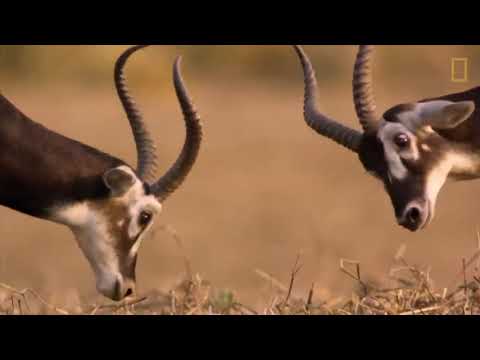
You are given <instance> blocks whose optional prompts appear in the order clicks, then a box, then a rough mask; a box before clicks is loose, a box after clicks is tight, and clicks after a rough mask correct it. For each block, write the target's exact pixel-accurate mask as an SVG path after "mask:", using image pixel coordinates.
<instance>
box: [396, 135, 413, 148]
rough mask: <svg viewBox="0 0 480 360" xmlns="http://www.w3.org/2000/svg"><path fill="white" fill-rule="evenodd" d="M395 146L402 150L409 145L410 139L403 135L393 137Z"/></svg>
mask: <svg viewBox="0 0 480 360" xmlns="http://www.w3.org/2000/svg"><path fill="white" fill-rule="evenodd" d="M394 141H395V144H396V145H397V146H398V147H399V148H400V149H404V148H406V147H408V145H410V138H409V137H408V136H407V135H405V134H399V135H397V136H395V140H394Z"/></svg>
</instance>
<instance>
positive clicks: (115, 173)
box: [103, 167, 136, 197]
mask: <svg viewBox="0 0 480 360" xmlns="http://www.w3.org/2000/svg"><path fill="white" fill-rule="evenodd" d="M135 181H136V179H135V176H134V175H133V173H132V172H131V171H129V169H126V168H123V167H119V168H115V169H112V170H109V171H107V172H106V173H105V174H104V175H103V182H104V183H105V185H106V186H107V187H108V188H109V189H110V190H111V192H112V196H113V197H121V196H123V195H125V194H126V193H127V192H128V191H129V190H130V189H131V188H132V186H133V185H134V184H135Z"/></svg>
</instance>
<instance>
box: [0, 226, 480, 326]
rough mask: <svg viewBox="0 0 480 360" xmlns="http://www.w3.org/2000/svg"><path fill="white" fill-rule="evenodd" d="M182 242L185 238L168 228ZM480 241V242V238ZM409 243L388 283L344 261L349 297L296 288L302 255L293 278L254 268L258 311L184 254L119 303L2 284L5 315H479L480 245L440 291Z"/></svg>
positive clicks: (0, 312)
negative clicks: (160, 278)
mask: <svg viewBox="0 0 480 360" xmlns="http://www.w3.org/2000/svg"><path fill="white" fill-rule="evenodd" d="M171 235H172V237H174V238H175V240H176V241H177V244H178V245H179V247H180V248H181V247H182V243H181V239H180V238H179V237H177V236H176V234H175V233H174V232H171ZM479 245H480V240H479ZM405 252H406V246H402V247H401V248H400V249H399V251H398V253H397V254H396V256H395V259H394V260H395V261H394V266H393V267H392V268H391V270H390V272H389V274H387V275H386V276H385V282H384V284H389V286H386V287H384V286H381V285H379V284H377V283H373V282H369V281H365V280H363V278H362V273H361V264H360V263H358V262H355V261H349V260H345V259H343V260H341V262H340V267H339V271H340V272H342V273H343V274H344V275H345V276H347V277H349V278H351V279H352V281H353V285H354V291H353V293H352V296H351V298H349V299H345V298H334V299H325V300H324V301H321V302H315V301H314V300H313V299H314V298H315V292H316V290H317V289H318V287H321V284H315V283H314V284H312V286H311V287H310V288H309V289H297V287H296V283H295V280H296V277H297V275H298V274H299V272H300V271H301V270H302V257H301V254H298V255H297V257H296V260H295V263H294V265H293V267H292V269H291V272H290V278H289V282H288V283H285V284H284V283H282V282H281V281H279V280H278V279H276V278H275V277H274V276H273V275H271V274H268V273H266V272H265V271H262V270H259V269H256V270H255V273H256V274H257V275H258V276H259V277H260V278H261V279H263V280H264V281H265V282H266V283H268V285H269V286H270V289H271V297H270V301H269V302H268V303H266V304H265V306H264V308H263V309H261V310H256V309H253V308H251V307H250V306H248V305H245V304H242V303H240V302H239V301H238V300H237V298H236V296H235V292H234V291H231V290H225V289H219V288H216V287H215V285H214V284H211V283H210V282H209V281H207V280H205V279H203V278H202V277H201V276H200V275H199V274H194V273H193V272H192V268H191V264H190V260H189V259H188V258H187V257H185V258H184V263H185V264H184V265H185V271H184V273H183V274H182V275H181V280H180V281H179V282H178V284H177V285H176V286H175V287H174V288H173V289H171V290H170V291H151V292H150V293H149V294H147V295H146V296H140V297H138V298H132V299H128V300H125V301H123V302H120V303H106V302H103V303H102V304H81V305H78V304H77V305H75V306H73V307H72V304H52V303H49V302H48V301H47V300H45V298H44V297H43V296H42V295H40V294H39V293H38V292H36V291H35V290H33V289H23V290H18V289H15V288H14V287H12V286H10V285H7V284H1V283H0V315H235V316H239V315H250V316H252V315H270V316H271V315H404V316H413V315H480V276H479V274H478V271H479V265H480V247H479V250H478V251H476V252H475V253H474V254H473V256H472V257H471V258H469V259H462V261H461V270H460V271H459V272H458V274H457V276H456V278H455V281H454V283H452V288H451V289H448V288H442V289H437V288H435V286H434V282H433V280H432V279H431V278H430V270H429V269H428V268H426V269H424V268H421V267H418V266H413V265H411V264H409V263H408V261H407V260H406V259H405Z"/></svg>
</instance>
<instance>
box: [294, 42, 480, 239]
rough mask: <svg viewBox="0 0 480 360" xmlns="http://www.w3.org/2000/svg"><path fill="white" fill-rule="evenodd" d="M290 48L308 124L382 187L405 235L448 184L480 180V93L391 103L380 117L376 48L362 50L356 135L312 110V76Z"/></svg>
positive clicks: (427, 217)
mask: <svg viewBox="0 0 480 360" xmlns="http://www.w3.org/2000/svg"><path fill="white" fill-rule="evenodd" d="M295 50H296V52H297V54H298V56H299V57H300V61H301V63H302V66H303V70H304V75H305V107H304V114H305V120H306V122H307V124H308V125H309V126H310V127H311V128H312V129H313V130H315V131H316V132H317V133H319V134H320V135H322V136H324V137H326V138H328V139H331V140H333V141H335V142H336V143H338V144H340V145H342V146H344V147H345V148H347V149H349V150H351V151H353V152H354V153H356V154H358V156H359V158H360V161H361V163H362V164H363V166H364V168H365V169H366V170H367V171H368V172H369V173H370V174H372V175H373V176H375V177H376V178H378V179H380V180H381V181H382V182H383V184H384V186H385V189H386V191H387V193H388V194H389V196H390V199H391V201H392V204H393V207H394V210H395V215H396V218H397V221H398V223H399V224H400V225H402V226H403V227H405V228H406V229H408V230H411V231H417V230H420V229H424V228H425V227H426V226H427V225H429V224H430V223H431V221H432V219H433V217H434V212H435V206H436V201H437V197H438V194H439V192H440V190H441V188H442V187H443V186H444V184H445V182H446V180H447V179H452V180H472V179H476V178H479V177H480V112H479V110H478V108H480V87H477V88H474V89H471V90H468V91H465V92H462V93H457V94H450V95H446V96H442V97H438V98H433V99H427V100H422V101H418V102H414V103H410V104H401V105H397V106H395V107H393V108H391V109H390V110H388V111H387V112H385V113H384V115H383V116H378V115H377V113H376V104H375V100H374V94H373V82H372V59H373V50H374V47H373V46H371V45H370V46H367V45H365V46H360V48H359V51H358V54H357V59H356V62H355V67H354V74H353V100H354V104H355V109H356V113H357V116H358V118H359V120H360V124H361V126H362V128H363V132H359V131H357V130H354V129H350V128H348V127H346V126H344V125H342V124H341V123H339V122H337V121H336V120H333V119H331V118H329V117H327V116H326V115H324V114H322V113H321V112H320V111H319V110H318V107H317V103H316V101H317V100H316V97H317V91H318V85H317V81H316V77H315V71H314V69H313V66H312V64H311V62H310V60H309V58H308V56H307V55H306V53H305V52H304V50H303V49H302V48H301V47H300V46H295Z"/></svg>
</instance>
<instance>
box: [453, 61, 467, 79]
mask: <svg viewBox="0 0 480 360" xmlns="http://www.w3.org/2000/svg"><path fill="white" fill-rule="evenodd" d="M452 82H454V83H466V82H468V58H452Z"/></svg>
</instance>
